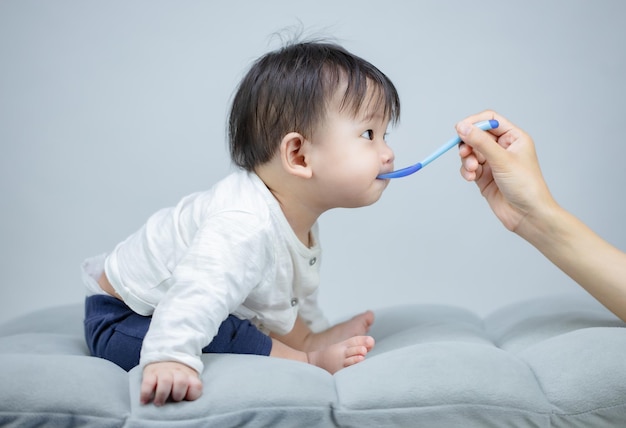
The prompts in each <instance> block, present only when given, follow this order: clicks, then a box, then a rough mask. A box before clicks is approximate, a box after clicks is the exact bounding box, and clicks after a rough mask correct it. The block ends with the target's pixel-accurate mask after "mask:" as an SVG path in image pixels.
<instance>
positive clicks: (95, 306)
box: [85, 294, 272, 370]
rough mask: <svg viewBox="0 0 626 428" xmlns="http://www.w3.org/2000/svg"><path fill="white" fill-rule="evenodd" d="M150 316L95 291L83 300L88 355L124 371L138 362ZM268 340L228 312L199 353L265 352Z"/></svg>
mask: <svg viewBox="0 0 626 428" xmlns="http://www.w3.org/2000/svg"><path fill="white" fill-rule="evenodd" d="M151 320H152V317H146V316H142V315H139V314H137V313H135V312H133V310H132V309H130V308H129V307H128V306H127V305H126V304H125V303H124V302H122V301H121V300H119V299H116V298H115V297H111V296H105V295H101V294H97V295H94V296H89V297H87V299H86V300H85V339H86V340H87V346H88V347H89V351H90V352H91V355H93V356H95V357H100V358H104V359H107V360H109V361H112V362H114V363H115V364H117V365H118V366H120V367H122V368H123V369H124V370H130V369H132V368H133V367H135V366H136V365H138V364H139V354H140V352H141V344H142V343H143V339H144V337H146V333H147V332H148V327H149V326H150V321H151ZM271 350H272V340H271V339H270V338H269V336H267V335H265V334H263V333H261V332H260V331H259V330H258V329H257V328H256V327H255V326H254V325H252V324H251V323H250V321H248V320H241V319H239V318H237V317H235V316H233V315H230V316H229V317H228V318H226V320H224V322H223V323H222V324H221V325H220V328H219V331H218V332H217V335H216V336H215V337H214V338H213V340H212V341H211V343H209V344H208V345H207V346H206V347H205V348H204V349H202V352H204V353H215V354H223V353H226V354H254V355H269V354H270V351H271Z"/></svg>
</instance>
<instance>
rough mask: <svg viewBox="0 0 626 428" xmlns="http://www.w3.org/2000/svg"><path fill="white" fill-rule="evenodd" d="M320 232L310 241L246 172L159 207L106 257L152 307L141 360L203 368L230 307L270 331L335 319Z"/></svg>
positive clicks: (137, 305)
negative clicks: (326, 306) (324, 286)
mask: <svg viewBox="0 0 626 428" xmlns="http://www.w3.org/2000/svg"><path fill="white" fill-rule="evenodd" d="M311 238H312V246H311V247H310V248H309V247H307V246H305V245H304V244H303V243H302V242H300V240H299V239H298V238H297V237H296V235H295V233H294V231H293V229H292V228H291V226H290V225H289V223H288V222H287V219H286V218H285V216H284V214H283V212H282V211H281V209H280V206H279V204H278V202H277V201H276V199H275V198H274V196H273V195H272V194H271V192H270V191H269V190H268V189H267V187H266V186H265V184H264V183H263V182H262V181H261V179H260V178H259V177H258V176H257V175H256V174H254V173H249V172H244V171H239V172H235V173H233V174H231V175H229V176H227V177H226V178H224V179H223V180H222V181H220V182H219V183H217V184H216V185H215V186H213V187H212V188H211V189H210V190H208V191H205V192H199V193H194V194H192V195H189V196H187V197H185V198H183V199H182V200H181V201H180V202H179V203H178V205H176V206H175V207H172V208H166V209H163V210H160V211H158V212H157V213H155V214H154V215H152V216H151V217H150V218H149V219H148V221H147V222H146V224H145V225H144V226H143V227H142V228H141V229H140V230H138V231H137V232H136V233H134V234H133V235H131V236H130V237H129V238H128V239H126V240H125V241H123V242H121V243H120V244H118V245H117V246H116V247H115V249H114V250H113V251H112V252H111V253H110V254H109V255H108V256H107V257H106V259H105V261H104V270H105V272H106V275H107V277H108V279H109V281H110V282H111V284H112V285H113V288H114V289H115V291H116V292H117V293H118V294H119V295H120V296H121V297H122V298H123V300H124V302H125V303H126V304H127V305H128V306H129V307H130V308H131V309H133V311H135V312H137V313H139V314H141V315H152V322H151V325H150V329H149V331H148V333H147V335H146V337H145V339H144V342H143V347H142V350H141V360H140V365H142V366H144V365H146V364H149V363H151V362H156V361H179V362H181V363H184V364H187V365H188V366H190V367H193V368H194V369H196V370H198V371H199V372H201V371H202V368H203V365H202V362H201V359H200V354H201V352H202V348H203V347H204V346H206V345H208V344H209V343H210V341H211V340H212V339H213V337H214V336H215V335H216V334H217V331H218V328H219V326H220V324H221V323H222V321H223V320H224V319H226V317H227V316H228V315H229V314H234V315H236V316H238V317H239V318H242V319H249V320H250V321H251V322H252V323H253V324H255V325H256V326H257V327H259V329H261V331H263V332H265V333H268V332H270V331H271V332H275V333H277V334H286V333H288V332H289V331H291V329H292V328H293V325H294V322H295V320H296V317H297V316H298V315H300V316H301V317H302V319H303V320H304V321H305V322H306V323H307V324H309V326H310V327H311V329H312V330H314V331H319V330H322V329H324V328H326V327H327V322H326V319H325V318H324V316H323V315H322V313H321V311H320V309H319V307H318V305H317V289H318V286H319V267H320V262H321V248H320V245H319V240H318V227H317V223H316V224H315V225H314V227H313V228H312V230H311ZM90 263H91V264H92V265H93V263H97V261H92V262H89V261H87V262H86V264H85V270H86V271H88V272H89V271H91V272H92V274H91V276H89V275H85V276H88V277H89V278H91V280H93V279H94V277H96V275H97V274H94V273H93V272H94V268H93V266H92V267H91V268H90V267H89V265H90ZM95 271H97V269H96V270H95ZM88 288H92V289H93V283H91V286H89V285H88Z"/></svg>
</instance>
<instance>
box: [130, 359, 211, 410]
mask: <svg viewBox="0 0 626 428" xmlns="http://www.w3.org/2000/svg"><path fill="white" fill-rule="evenodd" d="M201 395H202V381H200V378H199V377H198V372H196V371H195V370H194V369H192V368H191V367H189V366H186V365H185V364H182V363H177V362H174V361H164V362H158V363H151V364H148V365H147V366H146V367H144V369H143V380H142V381H141V396H140V398H139V399H140V401H141V404H147V403H149V402H150V401H154V405H155V406H162V405H163V404H165V402H166V401H167V399H168V398H171V399H172V401H181V400H189V401H193V400H196V399H197V398H198V397H200V396H201Z"/></svg>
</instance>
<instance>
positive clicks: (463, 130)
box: [456, 122, 472, 135]
mask: <svg viewBox="0 0 626 428" xmlns="http://www.w3.org/2000/svg"><path fill="white" fill-rule="evenodd" d="M456 130H457V132H458V133H459V134H461V135H468V134H469V133H470V132H471V131H472V126H471V125H469V124H468V123H465V122H461V123H459V124H458V125H457V127H456Z"/></svg>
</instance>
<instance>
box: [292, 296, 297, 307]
mask: <svg viewBox="0 0 626 428" xmlns="http://www.w3.org/2000/svg"><path fill="white" fill-rule="evenodd" d="M297 304H298V299H297V298H296V297H294V298H293V299H291V306H292V307H293V306H296V305H297Z"/></svg>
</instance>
